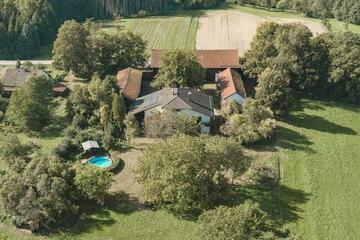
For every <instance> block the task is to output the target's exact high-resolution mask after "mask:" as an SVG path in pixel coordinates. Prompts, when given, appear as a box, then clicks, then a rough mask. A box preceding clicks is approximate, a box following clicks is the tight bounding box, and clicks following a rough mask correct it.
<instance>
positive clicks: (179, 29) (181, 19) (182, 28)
mask: <svg viewBox="0 0 360 240" xmlns="http://www.w3.org/2000/svg"><path fill="white" fill-rule="evenodd" d="M199 15H200V12H193V11H189V12H187V14H186V15H185V14H175V15H174V16H161V17H146V18H131V19H124V20H122V21H115V22H108V23H106V22H105V23H103V24H102V25H103V27H104V30H105V31H108V32H112V31H116V30H119V29H121V30H123V29H130V30H131V31H133V32H134V33H136V34H139V35H141V36H142V37H143V39H144V40H146V41H147V43H148V49H152V48H165V49H174V48H179V49H194V48H195V39H196V31H197V26H198V20H199Z"/></svg>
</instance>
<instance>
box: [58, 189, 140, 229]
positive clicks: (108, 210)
mask: <svg viewBox="0 0 360 240" xmlns="http://www.w3.org/2000/svg"><path fill="white" fill-rule="evenodd" d="M139 210H141V205H140V203H139V201H138V199H137V198H134V197H131V196H129V195H128V194H126V193H124V192H117V193H112V194H109V196H108V198H107V199H106V201H105V204H104V206H99V205H97V204H87V205H84V206H81V207H80V212H82V214H81V215H80V216H79V217H78V218H75V217H66V218H64V219H63V220H62V221H61V222H60V223H59V227H58V228H57V229H56V230H55V233H66V234H67V235H71V236H76V235H80V234H83V233H88V232H90V231H94V230H102V229H103V228H104V227H108V226H110V225H112V224H115V223H116V220H115V219H114V218H113V217H112V213H117V214H124V215H127V214H131V213H133V212H135V211H139Z"/></svg>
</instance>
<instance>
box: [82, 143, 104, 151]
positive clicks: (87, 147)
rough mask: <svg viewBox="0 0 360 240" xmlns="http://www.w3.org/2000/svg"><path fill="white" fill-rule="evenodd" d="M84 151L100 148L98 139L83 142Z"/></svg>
mask: <svg viewBox="0 0 360 240" xmlns="http://www.w3.org/2000/svg"><path fill="white" fill-rule="evenodd" d="M81 146H82V148H83V149H84V151H87V150H90V149H93V148H100V146H99V144H98V143H97V142H96V141H86V142H83V143H82V144H81Z"/></svg>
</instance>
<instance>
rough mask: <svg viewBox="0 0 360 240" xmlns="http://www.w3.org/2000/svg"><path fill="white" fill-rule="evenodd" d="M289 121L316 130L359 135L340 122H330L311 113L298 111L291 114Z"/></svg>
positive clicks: (297, 125)
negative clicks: (293, 114)
mask: <svg viewBox="0 0 360 240" xmlns="http://www.w3.org/2000/svg"><path fill="white" fill-rule="evenodd" d="M287 122H288V123H289V124H291V125H293V126H296V127H301V128H306V129H311V130H316V131H320V132H327V133H332V134H345V135H357V132H355V131H354V130H353V129H351V128H349V127H344V126H341V125H339V124H336V123H333V122H330V121H328V120H326V119H325V118H322V117H320V116H316V115H309V114H306V113H298V114H296V115H295V116H291V117H290V118H289V119H288V120H287Z"/></svg>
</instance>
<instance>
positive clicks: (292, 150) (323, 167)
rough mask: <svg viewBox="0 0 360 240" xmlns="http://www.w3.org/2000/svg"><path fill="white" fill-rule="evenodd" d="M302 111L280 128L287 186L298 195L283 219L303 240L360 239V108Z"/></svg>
mask: <svg viewBox="0 0 360 240" xmlns="http://www.w3.org/2000/svg"><path fill="white" fill-rule="evenodd" d="M304 106H305V109H304V111H303V112H302V111H299V112H294V113H293V114H291V117H290V119H289V121H288V123H287V124H281V145H282V148H283V152H284V153H285V154H286V156H287V157H286V159H284V161H283V165H282V168H283V171H284V172H283V175H284V186H285V187H286V188H287V189H292V191H297V192H298V195H299V196H298V197H297V198H294V199H293V200H295V201H297V203H296V204H295V205H293V206H292V208H291V209H289V208H288V209H287V210H291V211H286V212H288V214H284V215H283V216H284V219H283V220H284V222H285V223H286V224H287V225H288V226H289V227H290V228H291V229H295V230H296V231H298V232H302V233H304V234H305V236H306V238H305V239H313V240H316V239H334V240H342V239H344V240H345V239H360V233H359V232H358V231H357V229H358V228H359V227H360V222H359V219H360V209H359V208H358V205H359V199H360V185H359V179H360V171H359V169H360V161H359V160H360V122H359V120H360V107H359V106H352V105H349V104H341V103H334V102H328V101H327V102H322V101H304ZM299 199H302V201H299ZM283 201H284V203H285V204H289V203H291V201H292V200H291V198H288V199H286V196H285V198H284V199H283ZM285 207H286V206H285ZM280 210H282V209H280ZM286 212H285V213H286Z"/></svg>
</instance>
